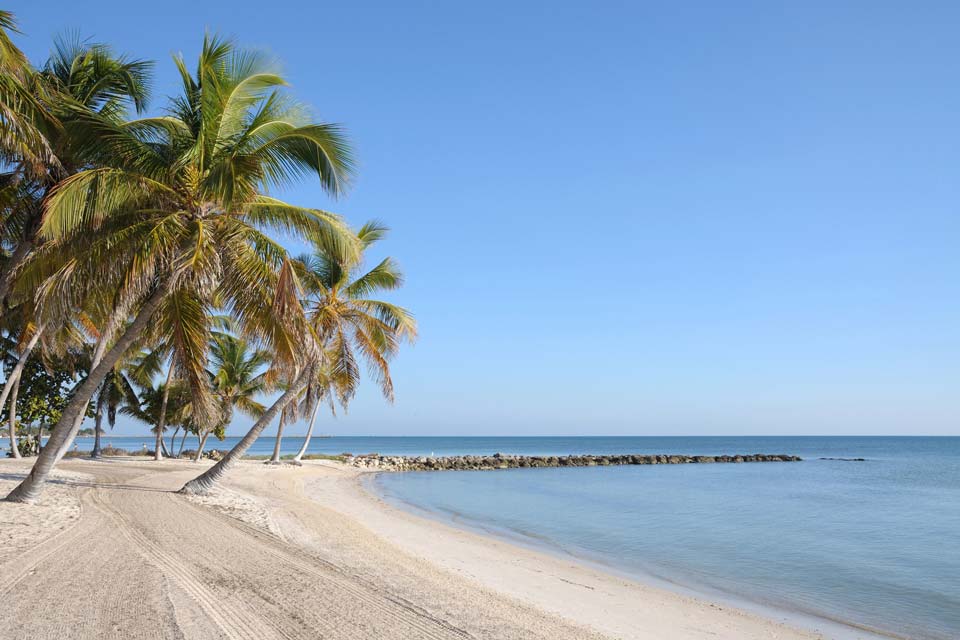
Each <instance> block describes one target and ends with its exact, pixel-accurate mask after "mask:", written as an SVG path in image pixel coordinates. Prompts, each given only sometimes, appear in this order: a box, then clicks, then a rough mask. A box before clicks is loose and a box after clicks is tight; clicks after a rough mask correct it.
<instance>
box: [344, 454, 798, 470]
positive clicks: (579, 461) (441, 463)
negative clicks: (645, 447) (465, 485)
mask: <svg viewBox="0 0 960 640" xmlns="http://www.w3.org/2000/svg"><path fill="white" fill-rule="evenodd" d="M800 460H801V458H800V456H790V455H786V454H770V453H753V454H747V455H734V456H727V455H723V456H680V455H649V454H620V455H604V456H593V455H582V456H511V455H506V454H503V453H495V454H493V455H492V456H448V457H442V458H433V457H427V456H382V455H380V454H377V453H370V454H367V455H359V456H354V455H349V454H345V456H344V462H345V463H346V464H348V465H350V466H353V467H358V468H361V469H376V470H379V471H491V470H494V469H518V468H525V469H526V468H539V467H597V466H614V465H626V464H713V463H724V462H731V463H741V462H799V461H800Z"/></svg>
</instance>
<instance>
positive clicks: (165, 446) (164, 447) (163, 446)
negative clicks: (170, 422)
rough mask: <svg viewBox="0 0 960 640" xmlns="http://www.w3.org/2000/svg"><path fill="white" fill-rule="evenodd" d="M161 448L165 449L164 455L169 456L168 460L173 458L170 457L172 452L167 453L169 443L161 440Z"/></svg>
mask: <svg viewBox="0 0 960 640" xmlns="http://www.w3.org/2000/svg"><path fill="white" fill-rule="evenodd" d="M160 448H161V449H163V455H165V456H167V457H168V458H172V457H173V456H171V455H170V452H169V451H167V443H166V441H165V440H164V439H163V438H160Z"/></svg>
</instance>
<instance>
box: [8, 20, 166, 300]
mask: <svg viewBox="0 0 960 640" xmlns="http://www.w3.org/2000/svg"><path fill="white" fill-rule="evenodd" d="M0 17H2V16H0ZM0 48H2V47H0ZM150 66H151V63H149V62H145V61H142V60H131V59H128V58H127V57H125V56H117V55H115V54H114V53H113V51H112V50H111V49H110V48H109V47H107V46H105V45H102V44H88V43H84V42H81V41H79V40H66V39H60V40H57V41H56V43H55V48H54V53H53V55H52V56H51V57H50V59H49V60H48V61H47V63H46V65H45V66H44V68H43V69H42V70H40V71H39V72H33V71H32V70H31V71H30V72H29V73H27V74H26V77H27V78H28V80H29V82H30V85H31V91H32V92H34V93H37V94H39V95H40V96H41V97H40V98H39V101H40V103H42V104H41V105H40V107H41V109H42V111H41V112H42V113H45V114H49V118H55V121H56V123H57V126H56V127H51V126H47V127H46V128H45V130H44V131H45V136H44V138H43V140H44V143H45V145H46V149H47V151H46V161H45V163H44V164H43V165H42V167H41V168H40V169H38V168H37V166H36V163H35V162H22V161H21V162H12V163H8V164H9V165H10V170H9V171H7V172H5V173H2V174H0V193H3V195H4V196H5V197H4V198H3V201H4V202H5V204H6V206H5V207H4V215H3V223H2V227H0V239H2V240H3V243H4V244H6V245H7V246H8V247H9V250H10V254H9V256H8V257H7V259H6V260H5V261H4V262H3V265H2V269H0V302H2V303H3V304H4V305H5V304H7V303H8V301H7V295H8V294H9V292H10V287H11V285H12V284H13V280H14V278H15V277H16V273H17V270H18V269H19V268H20V267H21V266H22V265H23V264H24V263H25V262H26V261H27V260H28V259H29V258H30V256H31V255H32V253H33V251H34V250H35V248H36V246H37V245H38V244H39V243H40V242H41V240H42V239H41V238H40V237H39V235H38V233H39V229H40V226H41V222H42V217H43V206H44V202H45V199H46V197H47V196H48V195H49V194H50V192H51V191H52V190H53V188H54V187H55V186H56V185H57V183H58V182H59V181H61V180H63V179H64V178H66V177H68V176H70V175H72V174H76V173H77V172H79V171H82V170H84V169H87V168H89V167H90V166H91V162H92V158H91V156H90V154H89V153H87V152H86V150H85V149H83V148H82V147H81V146H79V145H78V144H77V142H79V141H81V140H84V139H86V136H85V135H82V134H81V132H82V129H83V126H84V121H83V119H82V118H77V117H76V115H77V114H80V113H88V112H89V113H93V114H96V116H97V117H98V118H102V119H104V120H108V121H111V122H114V123H117V124H119V123H121V122H123V118H124V117H125V115H126V113H127V110H128V107H133V108H134V109H135V110H136V111H137V112H138V113H139V112H141V111H143V109H144V108H145V106H146V101H147V97H148V89H147V87H148V82H149V70H150ZM30 293H32V292H28V294H30ZM3 311H4V308H3V306H0V313H3Z"/></svg>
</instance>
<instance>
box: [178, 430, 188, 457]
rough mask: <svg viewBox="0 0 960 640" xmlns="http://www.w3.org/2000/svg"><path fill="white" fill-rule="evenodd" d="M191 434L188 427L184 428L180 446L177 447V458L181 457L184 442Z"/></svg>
mask: <svg viewBox="0 0 960 640" xmlns="http://www.w3.org/2000/svg"><path fill="white" fill-rule="evenodd" d="M188 435H190V432H189V431H187V430H186V429H184V430H183V437H182V438H180V448H179V449H177V458H178V459H179V458H180V454H182V453H183V443H184V442H186V441H187V436H188Z"/></svg>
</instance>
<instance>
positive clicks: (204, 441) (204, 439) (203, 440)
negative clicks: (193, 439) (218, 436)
mask: <svg viewBox="0 0 960 640" xmlns="http://www.w3.org/2000/svg"><path fill="white" fill-rule="evenodd" d="M209 437H210V432H209V431H207V432H206V433H205V434H203V437H202V438H201V439H200V444H198V445H197V455H196V456H194V458H193V461H194V462H200V460H202V459H203V448H204V447H205V446H207V438H209Z"/></svg>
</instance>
